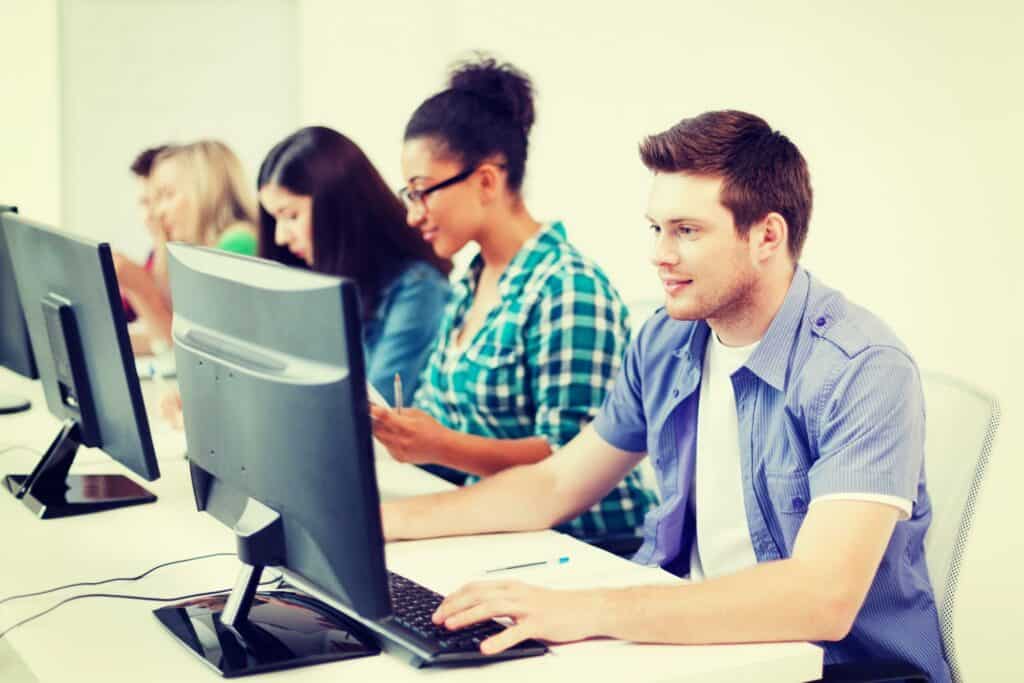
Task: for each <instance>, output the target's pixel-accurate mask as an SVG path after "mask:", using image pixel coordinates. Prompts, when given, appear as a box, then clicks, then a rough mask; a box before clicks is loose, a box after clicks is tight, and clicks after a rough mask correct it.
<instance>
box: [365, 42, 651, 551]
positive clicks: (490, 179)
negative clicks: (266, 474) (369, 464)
mask: <svg viewBox="0 0 1024 683" xmlns="http://www.w3.org/2000/svg"><path fill="white" fill-rule="evenodd" d="M533 118H534V111H533V93H532V86H531V84H530V81H529V79H528V78H527V77H526V76H525V75H524V74H523V73H521V72H520V71H518V70H517V69H515V68H514V67H512V66H511V65H508V64H497V63H496V62H495V61H494V60H492V59H486V58H485V59H480V60H478V61H476V62H473V63H467V64H464V65H462V66H461V67H460V68H458V69H457V70H456V71H455V72H454V73H453V74H452V77H451V81H450V84H449V87H448V89H446V90H444V91H442V92H440V93H438V94H437V95H434V96H433V97H431V98H429V99H427V100H426V101H425V102H424V103H423V104H421V105H420V107H419V108H418V109H417V110H416V112H415V113H414V114H413V115H412V118H411V119H410V121H409V124H408V126H407V127H406V130H405V145H404V147H403V151H402V171H403V175H404V176H405V178H406V181H407V186H406V187H404V188H402V190H401V193H400V194H401V195H402V197H403V199H404V200H405V202H406V208H407V211H408V216H407V219H408V222H409V225H411V226H412V227H414V228H416V229H418V230H419V231H420V232H421V234H422V235H423V239H424V240H426V241H428V242H430V243H431V244H432V245H433V247H434V251H435V252H436V253H437V254H438V255H439V256H441V257H442V258H450V257H451V256H452V255H453V254H455V253H456V252H458V251H459V250H461V249H462V248H463V247H464V246H466V244H468V243H470V242H474V243H476V244H477V245H478V246H479V248H480V253H479V254H478V255H477V256H476V257H475V258H474V259H473V262H472V263H471V265H470V267H469V269H468V272H467V273H466V275H465V276H464V277H463V278H462V279H461V280H460V281H459V282H457V283H456V284H455V286H454V289H453V296H452V300H451V301H450V303H449V305H448V309H447V311H446V313H445V317H444V320H443V322H442V325H441V331H440V334H439V337H438V340H437V343H436V344H435V346H434V349H433V351H432V353H431V356H430V360H429V361H428V364H427V369H426V371H425V373H424V375H423V377H422V380H421V385H420V389H419V391H418V392H417V393H416V397H415V407H414V408H411V409H404V410H397V411H394V410H393V411H389V410H386V409H383V408H380V407H377V406H373V407H372V408H371V410H372V415H373V420H374V433H375V434H376V436H377V437H378V438H379V439H380V440H381V441H382V442H383V443H384V444H385V445H386V446H387V447H388V449H389V450H390V452H391V454H392V455H393V456H394V457H395V458H396V459H398V460H401V461H403V462H409V463H415V464H436V465H442V466H444V467H445V468H446V472H448V473H451V474H456V475H457V476H458V479H459V480H461V481H462V482H463V483H472V482H474V481H477V480H478V479H479V478H481V477H486V476H489V475H492V474H495V473H497V472H500V471H501V470H503V469H506V468H508V467H513V466H515V465H521V464H527V463H533V462H537V461H540V460H543V459H544V458H546V457H548V455H550V454H551V453H552V451H553V450H555V449H557V448H560V447H561V446H562V445H564V444H565V443H567V442H568V441H570V440H571V439H572V438H573V437H574V436H576V434H577V433H578V432H579V431H580V429H581V428H582V427H583V426H584V425H585V424H586V423H587V422H589V421H590V420H591V419H593V417H594V416H595V415H596V414H597V412H598V409H599V408H600V406H601V403H602V401H603V400H604V397H605V394H606V393H607V392H608V390H609V389H610V388H611V386H612V383H613V380H614V378H615V375H616V374H617V372H618V369H619V363H620V361H621V359H622V357H623V354H624V352H625V349H626V345H627V343H628V341H629V322H628V314H627V310H626V307H625V305H624V304H623V303H622V299H621V298H620V297H619V294H618V292H616V291H615V288H614V287H612V285H611V283H610V282H609V281H608V278H607V277H606V276H605V274H604V272H603V271H601V269H600V268H598V267H597V266H596V265H595V264H594V263H593V262H591V261H590V260H589V259H587V258H585V257H584V256H583V255H582V254H580V253H579V251H577V250H576V248H575V247H574V246H573V245H572V244H570V243H569V242H568V241H567V239H566V232H565V228H564V227H563V226H562V224H561V223H559V222H555V223H547V224H542V223H539V222H538V221H536V220H534V218H533V217H532V216H531V215H530V213H529V211H528V210H527V208H526V206H525V205H524V203H523V198H522V194H521V188H522V183H523V175H524V171H525V166H526V154H527V137H528V134H529V130H530V128H531V126H532V125H533ZM467 473H468V476H467ZM655 502H656V499H655V494H654V493H653V492H651V491H650V490H648V489H646V488H644V486H643V484H642V483H641V479H640V476H639V473H638V472H637V471H635V470H634V471H633V472H630V473H629V474H628V475H627V476H626V478H625V479H624V480H623V481H622V482H621V483H620V484H619V486H618V487H617V488H616V489H614V490H613V491H612V492H611V493H609V494H608V495H607V496H606V497H605V498H604V499H603V500H601V502H600V503H598V504H597V505H595V506H594V507H593V508H591V509H590V510H588V511H586V512H584V513H583V514H582V515H580V516H579V517H577V518H576V519H573V520H570V521H567V522H566V523H565V524H563V525H562V526H561V527H560V528H561V529H562V530H564V531H567V532H569V533H572V534H573V535H575V536H579V537H582V538H586V539H589V540H597V541H600V540H601V539H608V538H609V537H622V536H627V537H628V536H633V535H635V534H636V533H637V531H638V529H640V528H641V527H642V524H643V519H644V515H645V514H646V512H647V510H648V508H650V507H653V505H654V504H655Z"/></svg>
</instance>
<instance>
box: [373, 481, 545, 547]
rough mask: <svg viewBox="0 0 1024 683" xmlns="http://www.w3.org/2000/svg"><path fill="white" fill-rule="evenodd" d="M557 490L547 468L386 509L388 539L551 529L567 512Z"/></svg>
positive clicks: (384, 509) (384, 519)
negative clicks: (564, 510)
mask: <svg viewBox="0 0 1024 683" xmlns="http://www.w3.org/2000/svg"><path fill="white" fill-rule="evenodd" d="M554 488H555V484H554V477H553V475H551V474H550V473H549V472H547V471H546V470H544V469H543V468H539V467H528V466H527V467H514V468H510V469H508V470H505V471H504V472H501V473H500V474H497V475H495V476H493V477H490V478H488V479H484V480H483V481H480V482H478V483H476V484H473V485H472V486H466V487H462V488H459V489H458V490H455V491H449V492H446V493H439V494H434V495H430V496H418V497H416V498H409V499H406V500H401V501H395V502H390V503H384V504H383V505H382V506H381V515H382V520H383V523H384V538H385V539H386V540H389V541H394V540H401V539H413V538H433V537H436V536H457V535H463V534H481V533H489V532H498V531H531V530H535V529H546V528H548V527H550V526H551V525H552V524H553V523H554V520H555V519H556V518H557V516H558V515H559V514H560V513H561V512H562V511H561V509H560V508H559V507H558V506H557V504H556V502H557V499H556V497H555V496H554V495H551V492H552V491H554Z"/></svg>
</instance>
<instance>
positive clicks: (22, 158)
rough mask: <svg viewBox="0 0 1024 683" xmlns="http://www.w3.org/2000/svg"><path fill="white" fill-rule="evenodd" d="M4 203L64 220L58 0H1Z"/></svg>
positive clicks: (0, 179)
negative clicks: (62, 206)
mask: <svg viewBox="0 0 1024 683" xmlns="http://www.w3.org/2000/svg"><path fill="white" fill-rule="evenodd" d="M0 22H2V23H3V26H4V28H5V30H4V35H3V39H0V92H2V93H4V96H3V106H0V203H2V204H17V205H18V207H19V208H20V209H21V211H22V212H24V213H26V214H27V215H30V216H35V217H37V218H38V219H39V220H43V221H46V222H49V223H56V222H58V221H59V220H60V172H59V171H60V130H59V121H60V87H59V82H58V65H57V42H58V34H57V2H56V0H0Z"/></svg>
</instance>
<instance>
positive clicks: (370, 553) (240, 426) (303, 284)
mask: <svg viewBox="0 0 1024 683" xmlns="http://www.w3.org/2000/svg"><path fill="white" fill-rule="evenodd" d="M168 249H169V257H168V262H169V272H170V280H171V298H172V300H173V301H174V323H173V331H172V336H173V339H174V347H175V356H176V366H177V371H178V383H179V387H180V389H181V402H182V410H183V414H184V423H185V433H186V434H187V438H188V449H189V453H188V459H189V466H190V468H191V476H192V483H193V490H194V493H195V498H196V504H197V507H198V508H199V509H200V510H204V511H206V512H207V513H209V514H210V515H212V516H213V517H214V518H216V519H217V520H219V521H220V522H221V523H223V524H224V525H225V526H227V527H229V528H232V529H234V530H235V531H236V535H237V536H238V550H239V558H240V560H241V561H242V575H241V576H240V578H239V582H238V583H237V584H236V589H235V591H233V592H232V594H231V596H230V597H229V598H228V600H227V602H226V603H225V604H223V605H220V606H218V608H217V609H218V610H222V613H221V614H220V615H219V616H218V620H217V625H218V626H219V625H220V624H222V623H226V624H228V625H229V626H230V627H231V629H232V632H234V631H237V630H239V629H242V628H243V626H244V627H245V628H248V629H250V632H249V636H248V637H247V638H245V640H246V641H247V642H248V643H250V644H253V643H260V642H266V640H267V638H268V633H269V632H270V631H273V632H274V633H277V631H275V630H273V627H272V626H267V627H266V628H258V629H257V628H256V627H255V626H254V623H256V622H257V621H258V622H259V623H262V624H274V623H279V622H280V620H281V619H284V618H285V617H284V616H281V615H280V614H279V615H278V616H269V617H268V616H266V614H267V613H268V611H269V610H272V609H273V608H274V606H273V605H272V604H268V602H267V600H266V599H261V598H258V597H255V595H254V594H255V586H256V584H257V582H258V578H259V575H260V572H261V571H262V569H263V567H264V566H277V567H281V568H283V569H287V570H289V571H290V572H292V573H294V574H296V575H298V576H301V577H302V578H303V580H305V581H308V582H309V583H311V584H312V585H315V586H316V587H317V588H318V589H319V590H322V591H324V592H325V593H326V594H328V595H330V596H332V597H333V598H334V599H336V600H337V601H339V602H341V603H343V604H345V605H347V606H350V607H351V608H352V609H353V610H354V611H356V612H357V613H358V614H360V615H362V616H364V617H366V618H369V619H378V618H383V617H385V616H387V615H388V614H390V609H391V603H390V594H389V588H388V579H387V574H386V569H385V563H384V543H383V534H382V530H381V520H380V500H379V493H378V490H377V481H376V475H375V466H374V455H373V446H372V441H371V438H372V437H371V430H370V420H369V408H368V402H367V395H366V379H365V371H364V365H363V355H362V341H361V339H362V333H361V324H360V313H359V310H360V309H359V302H358V296H357V292H356V288H355V285H354V284H353V283H352V282H351V281H348V280H344V279H339V278H335V277H329V276H326V275H321V274H317V273H314V272H310V271H308V270H300V269H295V268H288V267H286V266H282V265H278V264H276V263H271V262H268V261H264V260H261V259H256V258H250V257H245V256H238V255H235V254H228V253H225V252H222V251H217V250H214V249H207V248H202V247H189V246H185V245H181V244H171V245H169V247H168ZM243 530H244V533H243ZM254 598H255V599H254ZM278 607H279V608H280V606H278ZM307 607H308V605H307ZM320 607H323V605H320ZM209 609H210V605H209V603H204V605H203V606H202V608H201V609H200V608H197V610H198V611H197V610H193V611H192V613H191V616H190V615H189V614H188V613H186V611H183V610H180V609H179V610H176V609H170V608H163V609H161V610H158V611H157V614H158V617H160V618H161V621H163V622H164V624H165V626H167V627H168V628H169V629H171V631H172V632H174V633H175V634H176V635H177V636H178V637H179V638H182V639H183V640H186V641H188V636H187V635H183V634H188V633H192V632H195V630H196V629H200V630H201V629H202V628H205V627H201V626H200V624H207V625H208V621H209V618H210V616H209V614H210V613H209ZM250 609H252V610H254V612H255V611H256V610H260V611H262V612H263V614H264V616H263V617H262V618H261V619H259V620H257V619H256V618H255V617H253V614H252V613H250ZM285 609H287V610H288V617H287V618H288V619H289V620H290V621H294V620H295V613H296V611H301V610H299V608H297V607H296V606H295V605H294V604H292V605H290V606H289V607H287V608H285ZM315 612H316V610H315V609H314V610H313V611H312V612H311V618H310V620H309V623H308V624H307V626H306V627H303V628H302V629H299V630H303V631H305V632H306V633H310V632H316V629H317V626H316V624H317V623H318V622H317V620H321V622H322V623H334V622H333V621H332V620H333V619H334V618H335V617H337V616H339V615H337V614H328V615H324V614H322V613H321V614H315ZM191 622H194V623H191ZM307 627H308V628H307ZM268 629H269V630H268ZM310 629H311V630H310ZM349 630H350V631H351V630H352V629H349ZM356 630H358V627H357V628H356ZM343 631H344V629H343V628H340V627H337V626H332V627H331V628H330V629H328V632H330V633H340V632H343ZM274 637H275V638H278V637H279V636H277V635H275V636H274ZM325 637H326V636H325ZM228 638H229V640H231V643H235V641H234V640H233V639H231V637H230V636H228ZM335 640H336V639H335ZM190 647H192V648H193V649H195V650H196V651H197V652H198V651H199V649H200V648H199V647H198V646H197V645H196V644H195V642H194V641H193V642H192V644H191V645H190ZM225 647H227V646H225ZM233 647H237V643H235V644H234V645H232V646H231V647H227V649H229V650H230V649H232V648H233ZM368 649H372V646H368ZM223 651H224V647H218V648H217V651H216V652H217V655H216V657H215V658H220V659H218V661H217V662H211V663H213V664H214V665H215V666H218V668H220V666H221V665H223V664H224V660H223ZM254 653H255V654H253V656H254V657H255V658H256V659H260V660H261V661H262V658H261V655H260V653H262V656H269V655H267V652H266V649H265V648H256V650H254ZM369 653H370V652H366V653H365V654H369ZM347 656H353V655H351V654H347ZM271 659H272V660H273V662H274V664H275V667H276V668H284V667H286V666H298V665H301V662H297V661H291V662H288V663H283V662H282V661H280V659H279V658H276V657H271ZM306 663H308V662H306ZM221 671H222V673H224V674H225V675H229V674H228V672H227V671H225V670H224V669H223V668H221ZM230 675H237V673H232V674H230Z"/></svg>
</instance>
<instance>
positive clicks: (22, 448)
mask: <svg viewBox="0 0 1024 683" xmlns="http://www.w3.org/2000/svg"><path fill="white" fill-rule="evenodd" d="M10 451H28V452H29V453H31V454H32V455H39V456H42V454H43V453H42V451H39V450H37V449H35V448H32V447H31V446H25V445H20V446H5V447H3V448H0V455H3V454H4V453H8V452H10Z"/></svg>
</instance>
